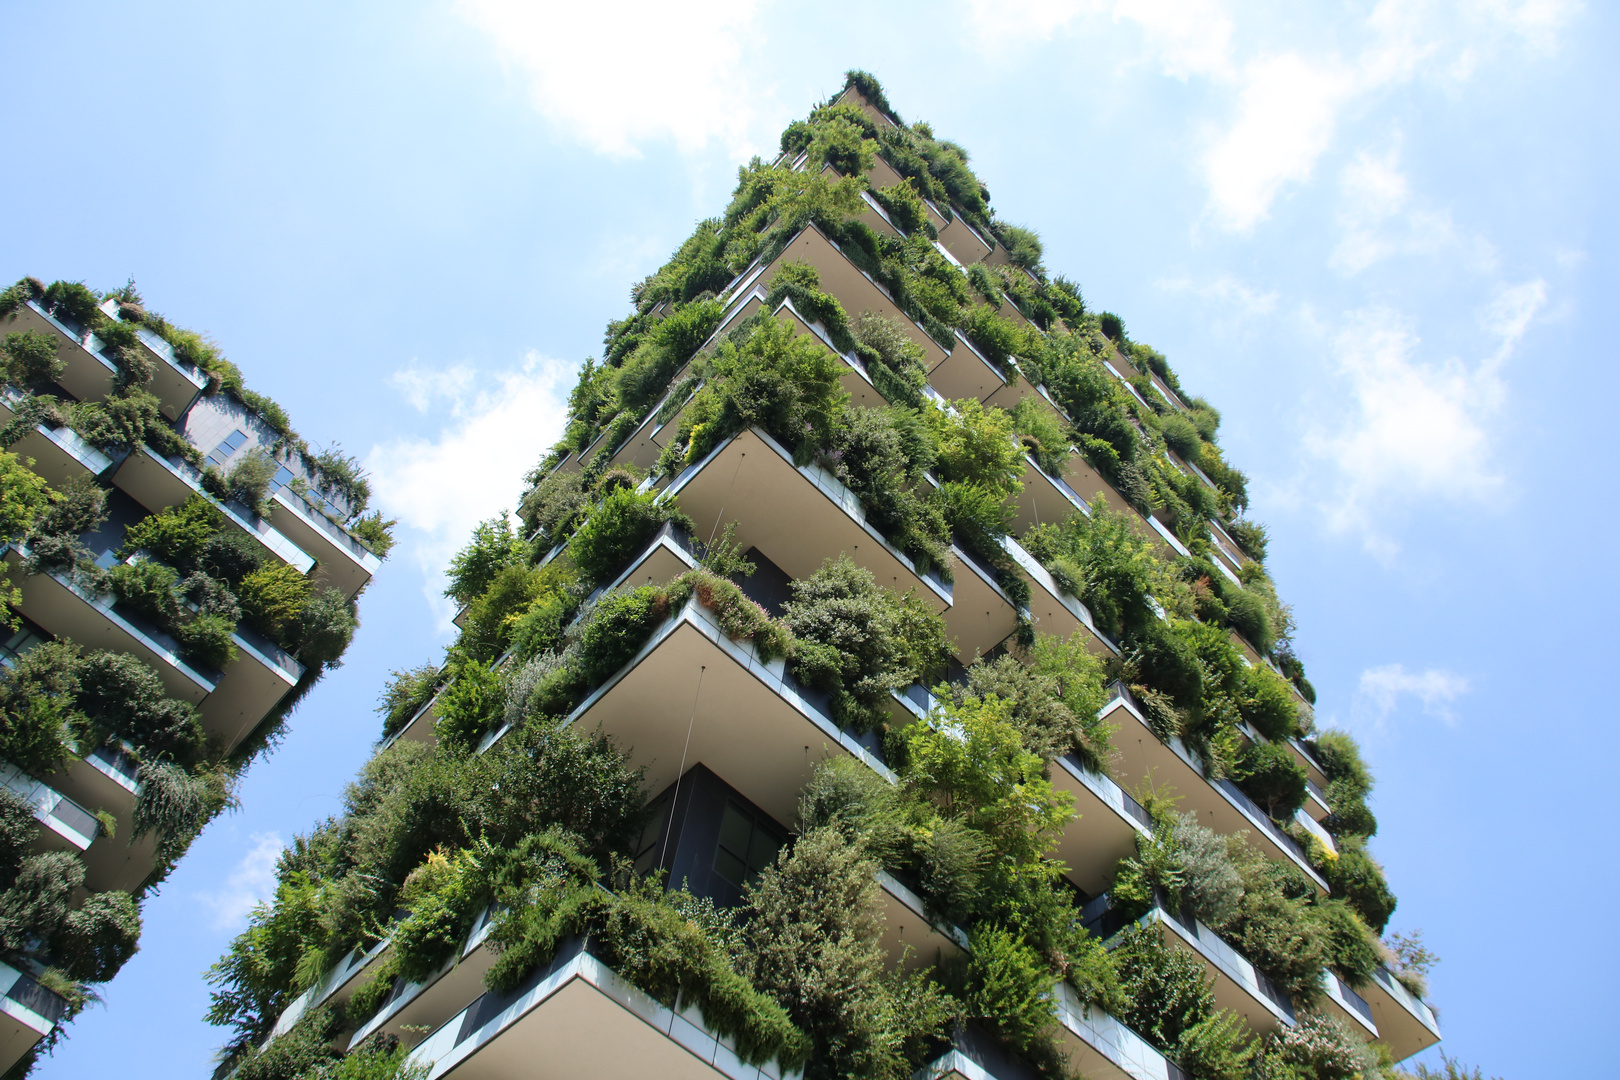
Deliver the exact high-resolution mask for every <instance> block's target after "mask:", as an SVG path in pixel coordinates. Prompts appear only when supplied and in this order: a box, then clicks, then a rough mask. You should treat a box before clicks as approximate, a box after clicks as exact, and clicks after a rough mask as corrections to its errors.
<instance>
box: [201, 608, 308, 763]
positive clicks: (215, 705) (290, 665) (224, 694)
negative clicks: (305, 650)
mask: <svg viewBox="0 0 1620 1080" xmlns="http://www.w3.org/2000/svg"><path fill="white" fill-rule="evenodd" d="M231 640H232V641H234V642H235V643H236V653H237V656H236V660H235V661H234V662H233V663H232V664H231V665H230V666H228V667H227V668H226V669H225V671H224V673H223V675H222V676H221V677H220V680H219V682H218V684H217V685H216V686H215V687H214V691H213V693H211V694H209V695H208V697H206V698H204V699H203V703H202V718H203V727H204V728H205V729H206V730H207V731H208V733H209V734H211V735H216V736H218V737H219V738H221V739H222V740H224V742H225V745H226V746H229V747H235V746H236V744H237V743H239V742H241V741H242V740H243V739H244V738H246V737H247V736H248V734H249V733H251V732H252V731H253V729H254V728H256V727H258V726H259V722H260V721H262V720H263V719H264V718H265V716H267V715H268V714H269V713H270V710H272V709H274V708H275V707H276V705H277V704H278V703H279V702H280V701H281V699H282V698H283V697H285V696H286V695H287V692H288V691H289V690H291V689H292V688H293V687H294V686H296V685H298V680H299V679H301V678H303V676H304V665H303V664H300V663H299V662H298V661H297V660H295V659H293V657H292V655H291V654H289V653H288V652H286V651H285V650H284V649H282V648H281V647H280V646H279V645H277V644H275V643H274V642H272V641H271V640H270V639H269V638H267V637H265V636H264V635H263V634H261V633H259V632H258V631H257V630H255V629H253V628H252V627H251V626H249V625H248V624H247V623H245V622H244V623H240V624H238V625H237V627H236V632H235V633H234V634H233V635H231Z"/></svg>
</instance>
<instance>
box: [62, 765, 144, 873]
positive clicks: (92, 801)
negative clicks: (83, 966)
mask: <svg viewBox="0 0 1620 1080" xmlns="http://www.w3.org/2000/svg"><path fill="white" fill-rule="evenodd" d="M138 772H139V766H138V765H137V764H136V761H135V758H134V756H133V755H132V754H130V753H129V752H128V751H127V750H125V749H124V748H123V747H122V746H119V745H117V744H115V743H109V744H106V745H104V746H99V747H97V748H96V749H95V750H93V751H91V752H90V753H89V754H87V755H85V756H84V757H83V758H73V759H70V760H69V761H68V764H67V767H66V768H64V769H62V770H60V771H58V772H56V773H53V774H52V775H51V776H50V777H48V778H47V779H48V780H49V781H50V783H51V785H52V786H53V787H55V788H56V789H57V790H59V791H61V792H62V793H63V794H64V795H67V796H68V797H69V798H71V799H73V800H74V801H75V802H77V803H79V804H80V805H82V806H93V807H95V808H96V809H97V810H101V811H103V812H105V813H108V814H111V815H112V816H113V820H114V822H115V823H116V825H117V832H116V833H115V834H114V835H112V836H106V837H102V838H101V839H100V840H98V841H97V842H96V843H94V844H92V845H91V846H90V849H89V850H88V851H86V852H85V853H84V856H83V861H84V865H85V884H86V885H87V886H89V887H90V888H91V889H92V890H94V891H96V892H101V891H103V890H106V889H122V890H124V891H125V892H133V891H134V890H135V889H137V888H139V887H140V884H141V882H143V881H145V880H146V877H147V875H148V874H150V873H151V872H152V868H153V866H154V865H156V864H155V861H154V855H155V853H156V851H157V836H156V835H155V834H152V833H148V834H147V835H145V836H142V837H140V838H138V839H137V838H136V837H135V800H136V797H137V795H139V793H140V784H139V782H138V779H137V776H138Z"/></svg>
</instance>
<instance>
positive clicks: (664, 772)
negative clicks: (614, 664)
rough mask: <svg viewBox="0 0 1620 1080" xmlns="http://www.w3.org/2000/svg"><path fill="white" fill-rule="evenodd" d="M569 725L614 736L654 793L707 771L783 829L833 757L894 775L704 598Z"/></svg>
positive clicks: (666, 627) (578, 710) (497, 736)
mask: <svg viewBox="0 0 1620 1080" xmlns="http://www.w3.org/2000/svg"><path fill="white" fill-rule="evenodd" d="M567 723H568V724H570V725H572V726H574V727H575V728H577V729H578V730H581V731H593V730H595V729H597V728H598V727H600V728H601V730H602V731H604V732H605V733H607V734H608V735H610V736H612V737H613V739H614V741H615V742H617V743H618V745H619V746H620V747H622V748H624V749H625V750H626V751H627V752H628V753H629V754H630V755H631V762H632V765H633V766H643V765H644V766H645V767H646V783H647V786H648V788H649V789H650V790H652V791H662V790H663V789H664V788H666V787H668V786H669V785H670V784H672V783H673V782H674V780H675V777H676V776H677V775H678V773H679V772H680V771H681V769H682V762H683V761H684V762H685V764H686V766H688V767H689V766H691V765H693V764H696V763H699V762H701V763H702V764H704V765H706V766H708V767H709V768H710V769H711V770H713V771H714V772H715V773H716V774H718V775H720V776H722V777H724V778H725V779H726V781H727V782H728V783H730V784H731V785H732V786H734V787H735V788H736V789H737V790H738V792H740V793H741V794H742V795H743V797H744V798H746V799H748V800H749V801H751V802H752V803H754V805H756V806H758V807H759V808H760V809H762V810H763V811H764V812H765V813H767V814H769V815H770V816H771V817H772V818H773V819H775V820H776V821H792V820H793V819H794V814H795V813H796V811H797V806H798V802H797V800H798V793H799V791H800V790H801V789H802V788H803V787H804V785H805V784H806V783H808V782H809V780H810V777H811V775H812V774H813V773H814V771H815V767H816V766H817V765H818V764H819V763H820V762H822V761H823V760H825V759H826V758H828V757H830V756H832V755H835V754H848V755H851V756H854V757H858V758H860V759H862V760H863V761H865V762H866V763H867V764H868V765H870V766H871V767H872V768H873V769H875V770H877V771H878V772H879V773H881V774H883V775H888V769H887V768H886V767H885V766H884V765H883V764H882V763H881V762H880V761H879V760H878V759H877V757H876V756H875V755H874V754H873V752H872V751H871V750H870V749H868V748H867V746H865V745H863V742H862V740H861V739H859V738H857V737H856V736H854V735H851V734H850V733H848V732H845V731H842V730H840V729H839V727H838V725H837V724H836V723H834V722H833V720H832V718H831V717H829V716H828V715H826V714H825V713H823V712H822V711H821V710H820V709H819V708H818V707H817V706H816V705H815V704H813V703H812V701H811V700H810V698H809V697H808V696H807V694H806V693H804V692H801V690H800V688H799V687H798V685H797V683H796V681H795V680H793V678H792V677H791V675H790V674H789V673H788V672H787V669H786V663H785V662H784V661H782V660H772V661H763V660H761V659H760V658H759V656H758V654H757V653H756V651H755V650H754V647H753V645H752V644H751V643H748V642H736V641H732V640H731V639H730V638H728V637H727V636H726V633H725V631H724V630H722V629H721V628H720V626H719V625H718V624H717V623H716V622H715V621H714V616H713V614H712V613H711V612H710V611H709V610H708V609H707V608H705V607H703V605H702V604H701V603H699V602H698V601H697V599H696V598H693V599H692V600H691V601H689V602H688V603H687V605H686V606H685V607H684V608H682V609H681V610H680V611H679V612H676V613H675V614H674V616H673V617H672V618H671V619H670V620H669V621H668V622H666V623H665V624H664V625H663V626H662V627H660V628H659V629H658V630H656V631H654V633H653V635H652V637H651V638H650V639H649V640H648V641H647V642H646V644H644V645H643V646H642V647H641V649H640V651H639V652H637V654H636V655H635V656H634V657H633V658H632V659H631V660H630V661H629V663H627V664H626V665H625V666H624V667H623V668H622V669H620V671H619V672H618V673H617V674H616V675H614V676H613V677H612V678H610V679H608V680H607V682H605V683H603V684H602V685H601V686H599V687H598V688H597V689H596V690H595V691H593V692H592V693H591V694H590V695H589V696H588V697H587V698H586V699H585V700H584V701H583V702H581V703H580V704H579V706H578V707H576V708H575V709H574V711H573V712H572V713H571V714H570V715H569V717H568V720H567ZM503 735H504V730H503V731H498V732H496V733H494V734H493V735H492V736H490V737H488V738H487V739H486V740H485V745H486V746H488V745H490V744H491V743H493V742H495V741H497V740H498V739H500V738H501V737H503Z"/></svg>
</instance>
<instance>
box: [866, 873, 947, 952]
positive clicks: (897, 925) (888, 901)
mask: <svg viewBox="0 0 1620 1080" xmlns="http://www.w3.org/2000/svg"><path fill="white" fill-rule="evenodd" d="M878 889H879V892H878V901H879V903H880V905H881V907H882V913H883V946H884V950H885V951H886V952H887V953H888V955H889V963H890V964H891V965H902V966H904V967H906V968H907V969H915V968H918V967H926V966H928V965H930V964H934V963H937V962H939V961H942V960H948V959H950V958H951V957H953V956H957V955H960V954H961V953H964V952H966V951H967V950H968V940H967V935H966V934H964V933H963V932H962V931H961V929H960V928H958V927H955V926H941V925H939V924H938V923H935V922H934V921H933V920H932V919H930V918H929V917H928V914H927V912H926V911H925V910H924V907H923V902H922V898H921V897H919V896H918V895H917V894H916V893H915V892H913V891H912V890H911V889H910V888H908V887H907V886H906V885H905V884H904V883H902V882H901V881H900V880H899V879H898V878H896V877H895V876H894V875H892V874H890V873H889V872H888V871H886V870H879V871H878Z"/></svg>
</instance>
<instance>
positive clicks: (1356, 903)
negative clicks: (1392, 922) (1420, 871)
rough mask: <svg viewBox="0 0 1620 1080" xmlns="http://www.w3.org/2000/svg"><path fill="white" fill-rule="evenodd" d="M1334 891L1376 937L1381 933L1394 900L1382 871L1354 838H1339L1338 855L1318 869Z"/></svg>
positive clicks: (1393, 907) (1393, 905) (1363, 845)
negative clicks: (1346, 902)
mask: <svg viewBox="0 0 1620 1080" xmlns="http://www.w3.org/2000/svg"><path fill="white" fill-rule="evenodd" d="M1317 869H1318V870H1320V871H1321V873H1322V876H1323V877H1324V878H1326V879H1327V882H1328V884H1329V885H1331V886H1332V887H1333V895H1334V896H1336V897H1343V898H1344V899H1345V900H1346V901H1348V902H1349V904H1350V906H1351V907H1352V908H1354V909H1355V912H1356V914H1357V915H1360V916H1361V921H1362V922H1364V923H1366V924H1367V926H1368V927H1369V928H1370V929H1371V930H1372V931H1373V933H1375V934H1381V933H1383V932H1384V927H1385V926H1387V925H1389V917H1390V916H1391V915H1393V914H1394V913H1395V896H1394V894H1393V893H1391V892H1390V891H1389V884H1388V883H1387V882H1386V881H1385V880H1384V871H1383V868H1382V867H1380V866H1379V865H1378V863H1377V862H1376V861H1375V860H1374V859H1373V857H1372V856H1371V855H1369V854H1368V853H1367V848H1366V846H1365V844H1364V843H1363V842H1362V841H1360V840H1358V839H1355V838H1353V837H1349V836H1341V837H1340V838H1339V855H1338V858H1336V859H1328V860H1327V861H1326V863H1325V864H1324V865H1320V866H1318V867H1317Z"/></svg>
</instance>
